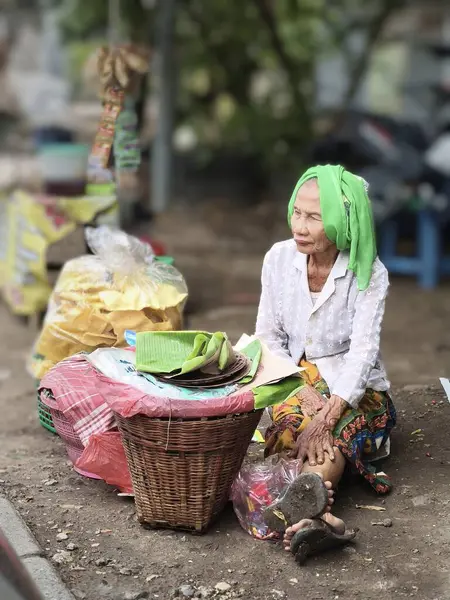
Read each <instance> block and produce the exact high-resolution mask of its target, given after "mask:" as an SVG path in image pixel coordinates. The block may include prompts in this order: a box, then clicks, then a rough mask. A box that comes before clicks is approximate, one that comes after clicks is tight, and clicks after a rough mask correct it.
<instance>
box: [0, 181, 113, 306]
mask: <svg viewBox="0 0 450 600" xmlns="http://www.w3.org/2000/svg"><path fill="white" fill-rule="evenodd" d="M115 208H117V202H116V198H114V197H110V196H108V197H87V196H86V197H84V198H50V197H47V196H43V195H36V194H30V193H28V192H25V191H21V190H17V191H15V192H13V193H12V194H10V195H9V196H6V197H2V198H1V199H0V293H1V295H2V296H3V298H4V300H5V302H6V303H7V304H8V306H9V308H10V310H11V311H12V312H13V313H14V314H17V315H23V316H29V315H32V314H34V313H36V312H39V311H42V310H44V309H45V307H46V306H47V302H48V299H49V296H50V293H51V289H52V287H51V285H50V283H49V280H48V273H47V260H46V258H47V251H48V249H49V247H50V246H52V244H55V243H57V242H60V241H61V240H63V239H65V238H66V237H67V236H68V235H70V234H71V233H72V232H74V231H75V229H76V227H77V226H78V225H79V224H87V223H92V222H93V221H94V220H96V219H97V217H98V215H99V214H104V213H107V212H108V211H111V210H114V209H115Z"/></svg>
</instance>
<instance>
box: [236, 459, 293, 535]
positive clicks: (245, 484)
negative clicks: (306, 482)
mask: <svg viewBox="0 0 450 600" xmlns="http://www.w3.org/2000/svg"><path fill="white" fill-rule="evenodd" d="M301 469H302V461H301V460H285V459H283V458H281V459H279V458H278V457H276V456H275V457H270V458H269V459H267V460H266V461H264V462H263V463H256V464H252V463H246V464H244V466H243V467H242V468H241V470H240V471H239V474H238V476H237V477H236V479H235V481H234V483H233V487H232V489H231V501H232V502H233V508H234V512H235V513H236V516H237V518H238V520H239V523H240V524H241V527H242V528H243V529H245V531H247V533H249V534H250V535H252V536H253V537H255V538H257V539H259V540H273V539H277V538H278V533H276V532H274V531H271V530H270V529H269V527H268V526H267V525H266V524H265V522H264V518H263V513H264V509H266V508H267V507H268V506H269V505H270V504H272V502H274V501H275V500H276V499H277V498H278V497H279V496H280V495H281V493H282V492H283V490H284V489H285V488H286V486H287V485H289V484H290V483H291V482H292V481H294V479H295V478H296V477H298V476H299V475H300V473H301Z"/></svg>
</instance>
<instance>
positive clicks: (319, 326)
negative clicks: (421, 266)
mask: <svg viewBox="0 0 450 600" xmlns="http://www.w3.org/2000/svg"><path fill="white" fill-rule="evenodd" d="M306 259H307V257H306V255H305V254H301V253H300V252H298V251H297V246H296V244H295V242H294V240H288V241H285V242H279V243H277V244H275V245H274V246H273V248H272V249H271V250H269V252H268V253H267V254H266V257H265V259H264V264H263V270H262V293H261V300H260V305H259V311H258V318H257V323H256V335H257V336H258V337H260V338H261V339H262V340H263V341H264V342H265V343H266V344H267V345H268V346H269V348H270V349H271V350H272V351H273V352H274V353H275V354H277V355H279V356H284V357H286V358H290V359H292V360H294V362H295V363H296V364H298V363H299V361H300V359H301V358H302V357H303V356H305V358H306V359H307V360H308V361H310V362H312V363H314V364H315V365H316V366H317V368H318V370H319V371H320V373H321V375H322V377H323V378H324V379H325V381H326V383H327V385H328V387H329V389H330V392H331V393H332V394H337V395H338V396H340V397H341V398H343V399H344V400H346V401H347V402H348V403H349V404H350V405H351V406H353V407H355V408H356V407H357V406H358V404H359V402H360V400H361V398H362V397H363V395H364V393H365V390H366V388H371V389H374V390H377V391H387V390H389V387H390V385H389V382H388V380H387V378H386V372H385V369H384V366H383V363H382V361H381V358H380V331H381V324H382V320H383V315H384V305H385V300H386V296H387V290H388V286H389V280H388V273H387V270H386V268H385V266H384V265H383V263H382V262H381V261H380V260H379V259H378V258H377V259H376V261H375V263H374V266H373V271H372V279H371V281H370V285H369V287H368V289H367V290H365V291H363V292H361V291H358V287H357V283H356V276H355V275H354V273H353V272H352V271H349V270H347V265H348V253H347V252H341V253H340V254H339V255H338V257H337V259H336V262H335V264H334V266H333V269H332V270H331V272H330V275H329V276H328V279H327V281H326V283H325V285H324V287H323V289H322V291H321V292H320V294H319V296H318V298H317V299H316V300H315V302H313V300H312V298H311V293H310V290H309V285H308V273H307V262H306Z"/></svg>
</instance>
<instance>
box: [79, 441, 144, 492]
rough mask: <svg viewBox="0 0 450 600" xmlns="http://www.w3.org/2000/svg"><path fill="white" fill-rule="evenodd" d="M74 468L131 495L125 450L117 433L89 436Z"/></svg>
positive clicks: (131, 488)
mask: <svg viewBox="0 0 450 600" xmlns="http://www.w3.org/2000/svg"><path fill="white" fill-rule="evenodd" d="M76 468H77V469H81V470H83V471H88V472H89V473H93V474H94V475H97V476H98V477H99V478H100V479H103V480H104V481H106V483H108V484H109V485H113V486H115V487H117V488H119V490H120V491H121V492H123V493H125V494H132V493H133V485H132V483H131V476H130V471H129V470H128V464H127V459H126V457H125V450H124V448H123V445H122V441H121V437H120V433H119V432H118V431H108V432H106V433H96V434H94V435H91V437H90V438H89V441H88V443H87V445H86V447H85V449H84V452H83V454H82V455H81V456H80V458H79V459H78V460H77V463H76Z"/></svg>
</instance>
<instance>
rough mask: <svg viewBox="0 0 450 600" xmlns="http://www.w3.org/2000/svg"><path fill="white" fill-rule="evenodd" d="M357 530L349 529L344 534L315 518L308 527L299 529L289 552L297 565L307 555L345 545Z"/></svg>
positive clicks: (304, 560)
mask: <svg viewBox="0 0 450 600" xmlns="http://www.w3.org/2000/svg"><path fill="white" fill-rule="evenodd" d="M356 533H357V530H352V529H350V530H349V531H346V532H345V533H344V534H340V533H336V530H335V529H334V527H332V526H331V525H329V524H328V523H326V522H325V521H323V520H322V519H315V520H314V522H313V524H312V525H311V526H310V527H306V528H305V529H300V531H297V533H296V534H295V535H294V537H293V538H292V541H291V552H292V554H293V555H294V556H295V560H296V562H297V563H298V564H299V565H303V564H304V563H305V562H306V559H307V558H308V557H309V556H313V555H314V554H319V553H320V552H325V551H326V550H331V549H333V548H339V547H340V546H345V545H346V544H348V543H349V542H351V541H352V540H353V539H354V538H355V536H356Z"/></svg>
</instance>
